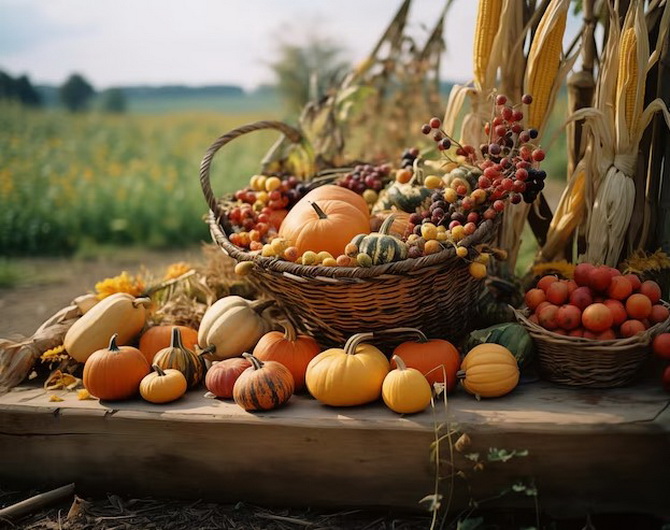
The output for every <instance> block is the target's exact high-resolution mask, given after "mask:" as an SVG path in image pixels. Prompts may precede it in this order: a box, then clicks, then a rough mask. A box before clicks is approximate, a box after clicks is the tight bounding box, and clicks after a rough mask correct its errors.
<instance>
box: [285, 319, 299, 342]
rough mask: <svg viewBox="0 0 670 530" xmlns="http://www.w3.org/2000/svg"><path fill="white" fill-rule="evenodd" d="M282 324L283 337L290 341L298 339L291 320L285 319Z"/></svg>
mask: <svg viewBox="0 0 670 530" xmlns="http://www.w3.org/2000/svg"><path fill="white" fill-rule="evenodd" d="M282 326H283V327H284V338H285V339H286V340H288V341H290V342H295V341H296V340H297V339H298V332H297V331H296V330H295V326H294V325H293V324H292V323H291V321H290V320H286V322H285V323H283V324H282Z"/></svg>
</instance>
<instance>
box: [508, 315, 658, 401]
mask: <svg viewBox="0 0 670 530" xmlns="http://www.w3.org/2000/svg"><path fill="white" fill-rule="evenodd" d="M663 303H664V304H665V305H666V306H668V304H667V303H665V302H663ZM514 314H515V316H516V318H517V320H518V321H519V323H520V324H522V325H523V326H524V327H525V328H526V330H527V331H528V333H529V334H530V336H531V337H532V339H533V342H534V343H535V349H536V351H537V358H538V360H539V364H540V374H541V375H542V377H544V378H545V379H547V380H549V381H552V382H554V383H559V384H563V385H569V386H578V387H586V388H614V387H619V386H625V385H628V384H630V383H632V382H633V381H634V380H635V378H636V376H637V375H638V374H639V372H640V370H641V368H642V366H643V365H644V363H645V361H647V359H649V357H650V352H651V347H650V344H651V341H652V339H653V338H654V337H655V336H656V335H657V334H659V333H663V332H665V331H667V330H668V329H669V328H670V319H668V320H666V321H665V322H661V323H659V324H656V325H654V326H652V327H651V328H649V329H648V330H646V331H645V332H644V333H638V334H637V335H635V336H633V337H629V338H625V339H616V340H591V339H582V338H579V337H568V336H565V335H559V334H558V333H554V332H552V331H549V330H547V329H545V328H543V327H541V326H539V325H538V324H535V323H534V322H531V321H530V320H528V318H527V314H528V310H527V309H526V310H521V311H520V310H516V309H515V310H514Z"/></svg>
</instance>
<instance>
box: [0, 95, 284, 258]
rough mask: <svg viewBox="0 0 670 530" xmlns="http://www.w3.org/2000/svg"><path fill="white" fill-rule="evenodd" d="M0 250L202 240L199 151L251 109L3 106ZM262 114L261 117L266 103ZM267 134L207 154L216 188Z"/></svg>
mask: <svg viewBox="0 0 670 530" xmlns="http://www.w3.org/2000/svg"><path fill="white" fill-rule="evenodd" d="M0 115H1V116H3V119H2V121H3V126H2V130H1V131H0V159H2V164H0V254H1V255H4V256H10V255H28V254H39V255H68V254H72V253H76V252H78V251H81V250H82V249H85V248H93V249H95V248H96V247H100V246H107V245H141V246H145V247H150V248H161V247H167V246H172V247H174V246H179V245H188V244H197V243H199V242H200V241H201V240H208V239H209V234H208V232H207V228H206V224H205V223H204V222H203V221H202V216H203V214H204V213H205V211H206V205H205V201H204V198H203V196H202V192H201V191H200V185H199V181H198V168H199V164H200V159H201V158H202V155H203V153H204V152H205V150H206V149H207V147H208V146H209V144H210V143H211V142H212V141H213V140H214V139H215V138H216V137H217V136H218V135H220V134H222V133H224V132H227V131H229V130H230V129H232V128H234V127H237V126H239V125H242V124H244V123H247V122H251V121H255V120H258V119H260V118H261V116H255V115H251V114H249V115H235V116H227V115H223V114H213V113H207V114H205V113H182V114H173V115H161V116H153V115H145V116H142V115H126V116H110V115H101V114H85V115H70V114H65V113H57V112H39V111H29V110H26V109H23V108H20V107H3V108H2V109H0ZM262 118H266V119H267V118H268V116H267V112H266V113H264V115H263V116H262ZM275 138H276V136H275V135H273V134H272V133H267V135H266V136H264V133H260V132H259V133H257V134H256V135H255V136H254V137H253V138H249V139H240V140H238V141H237V142H235V143H233V144H231V145H230V146H229V147H227V148H226V149H225V150H224V151H222V152H221V153H220V154H219V155H217V160H215V163H214V167H213V175H212V184H213V186H214V190H215V192H216V193H220V194H223V193H224V192H227V191H232V190H235V189H237V188H239V187H240V186H242V185H243V183H244V182H245V181H247V180H248V178H249V176H250V175H252V174H253V173H254V172H257V171H258V170H259V168H260V164H259V161H260V159H261V158H262V156H263V154H264V153H265V151H267V149H268V148H269V146H270V145H271V143H272V142H273V141H274V139H275Z"/></svg>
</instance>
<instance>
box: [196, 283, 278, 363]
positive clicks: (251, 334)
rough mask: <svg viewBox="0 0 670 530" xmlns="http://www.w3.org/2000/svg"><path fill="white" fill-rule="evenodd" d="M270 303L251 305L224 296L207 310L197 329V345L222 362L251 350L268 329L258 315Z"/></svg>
mask: <svg viewBox="0 0 670 530" xmlns="http://www.w3.org/2000/svg"><path fill="white" fill-rule="evenodd" d="M272 303H274V301H271V300H259V301H256V302H252V301H250V300H245V299H244V298H242V297H240V296H226V297H225V298H221V299H220V300H217V301H216V302H215V303H214V304H212V306H211V307H210V308H209V309H207V311H206V312H205V315H204V316H203V318H202V321H201V322H200V328H199V329H198V345H199V346H200V348H202V349H204V350H207V351H208V352H209V357H210V358H212V359H214V360H219V361H222V360H223V359H228V358H230V357H239V356H240V355H242V354H243V353H244V352H248V351H251V350H252V349H253V348H254V346H255V345H256V343H257V342H258V341H259V339H260V338H261V337H262V336H263V335H264V334H265V333H267V332H268V331H270V330H271V329H272V324H271V323H270V322H269V321H268V320H266V319H265V318H263V317H262V316H261V313H262V312H263V310H264V309H265V308H267V307H268V306H269V305H271V304H272Z"/></svg>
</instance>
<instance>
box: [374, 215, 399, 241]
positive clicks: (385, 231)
mask: <svg viewBox="0 0 670 530" xmlns="http://www.w3.org/2000/svg"><path fill="white" fill-rule="evenodd" d="M395 218H396V214H394V213H392V214H391V215H389V216H388V217H387V218H386V219H384V222H383V223H382V226H381V227H380V228H379V232H378V233H379V234H382V235H385V236H387V235H389V232H390V231H391V226H393V221H395Z"/></svg>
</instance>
